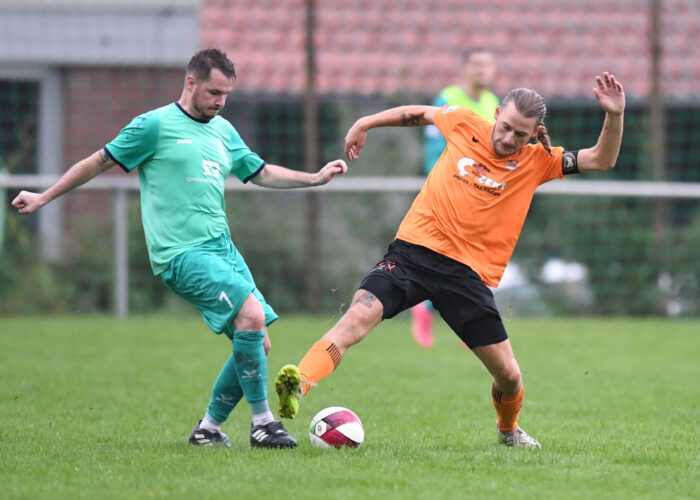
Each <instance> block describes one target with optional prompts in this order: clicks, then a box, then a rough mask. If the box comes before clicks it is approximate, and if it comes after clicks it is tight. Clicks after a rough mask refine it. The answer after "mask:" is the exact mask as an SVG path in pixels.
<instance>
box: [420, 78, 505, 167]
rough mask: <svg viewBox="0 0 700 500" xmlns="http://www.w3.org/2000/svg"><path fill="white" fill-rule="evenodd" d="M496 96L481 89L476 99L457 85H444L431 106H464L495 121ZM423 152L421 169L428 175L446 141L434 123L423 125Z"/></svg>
mask: <svg viewBox="0 0 700 500" xmlns="http://www.w3.org/2000/svg"><path fill="white" fill-rule="evenodd" d="M498 104H499V102H498V97H496V95H495V94H493V93H492V92H489V91H488V90H483V91H482V92H481V96H480V97H479V100H478V101H475V100H473V99H472V98H471V97H469V96H468V95H467V94H466V92H464V90H462V88H461V87H460V86H458V85H452V86H450V87H445V88H444V89H442V90H441V91H440V94H438V96H437V97H436V98H435V100H434V101H433V106H437V107H439V108H441V107H443V106H466V107H468V108H469V109H471V110H472V111H474V113H476V114H477V115H479V116H481V117H482V118H483V119H485V120H487V121H489V122H491V123H496V118H495V116H494V114H495V113H496V108H497V107H498ZM424 133H425V153H424V155H423V171H424V172H425V175H428V174H429V173H430V171H431V170H432V169H433V165H435V163H436V162H437V160H438V158H440V155H441V154H442V152H443V151H444V150H445V147H447V141H446V140H445V138H444V137H443V136H442V134H441V133H440V131H439V130H438V129H437V127H436V126H435V125H428V126H427V127H425V132H424Z"/></svg>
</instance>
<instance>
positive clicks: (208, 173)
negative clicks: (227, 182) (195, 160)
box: [187, 160, 224, 186]
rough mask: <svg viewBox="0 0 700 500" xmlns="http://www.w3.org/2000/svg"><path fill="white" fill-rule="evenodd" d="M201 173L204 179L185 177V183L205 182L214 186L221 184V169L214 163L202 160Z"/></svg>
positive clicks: (222, 180)
mask: <svg viewBox="0 0 700 500" xmlns="http://www.w3.org/2000/svg"><path fill="white" fill-rule="evenodd" d="M202 172H203V173H204V177H187V182H206V183H209V184H214V185H216V186H218V185H221V184H223V182H224V179H223V175H221V167H220V166H219V164H218V163H217V162H215V161H210V160H202Z"/></svg>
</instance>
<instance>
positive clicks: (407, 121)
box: [401, 113, 421, 127]
mask: <svg viewBox="0 0 700 500" xmlns="http://www.w3.org/2000/svg"><path fill="white" fill-rule="evenodd" d="M420 121H421V117H420V116H418V115H414V114H413V113H409V114H408V115H406V113H401V125H402V126H403V127H418V126H419V125H420Z"/></svg>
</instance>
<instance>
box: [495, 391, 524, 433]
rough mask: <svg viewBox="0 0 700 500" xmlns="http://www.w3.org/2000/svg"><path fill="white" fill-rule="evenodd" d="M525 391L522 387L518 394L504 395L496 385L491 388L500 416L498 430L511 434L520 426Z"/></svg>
mask: <svg viewBox="0 0 700 500" xmlns="http://www.w3.org/2000/svg"><path fill="white" fill-rule="evenodd" d="M523 393H524V389H523V388H522V387H521V388H520V391H518V393H517V394H512V395H510V394H503V392H502V391H500V390H499V389H497V388H496V385H495V384H494V385H493V387H492V388H491V398H492V399H493V406H494V408H496V413H497V414H498V430H499V431H501V432H510V431H512V430H515V428H516V427H517V426H518V415H520V408H521V407H522V406H523Z"/></svg>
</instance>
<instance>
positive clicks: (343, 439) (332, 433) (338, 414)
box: [309, 406, 365, 448]
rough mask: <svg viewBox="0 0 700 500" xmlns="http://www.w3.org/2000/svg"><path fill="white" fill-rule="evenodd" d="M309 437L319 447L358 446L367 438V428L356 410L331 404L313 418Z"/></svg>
mask: <svg viewBox="0 0 700 500" xmlns="http://www.w3.org/2000/svg"><path fill="white" fill-rule="evenodd" d="M309 439H310V440H311V444H312V445H314V446H315V447H317V448H331V447H334V448H342V447H343V446H349V447H351V448H357V447H358V446H360V444H361V443H362V441H364V440H365V429H364V428H363V427H362V422H361V421H360V418H359V417H358V416H357V415H355V413H354V412H352V411H350V410H348V409H347V408H343V407H342V406H331V407H329V408H325V409H323V410H321V411H320V412H318V413H317V414H316V415H314V418H312V419H311V425H310V426H309Z"/></svg>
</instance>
